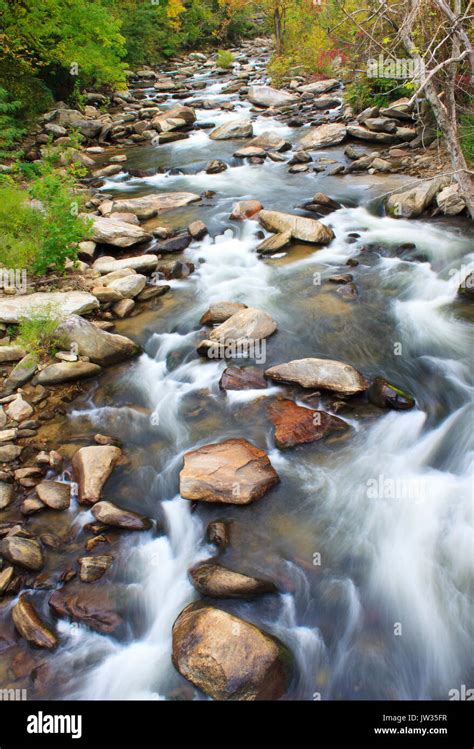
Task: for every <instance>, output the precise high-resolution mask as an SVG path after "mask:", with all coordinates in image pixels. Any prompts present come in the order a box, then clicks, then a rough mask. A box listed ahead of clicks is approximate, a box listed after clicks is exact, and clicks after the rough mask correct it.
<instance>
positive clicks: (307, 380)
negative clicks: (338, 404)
mask: <svg viewBox="0 0 474 749" xmlns="http://www.w3.org/2000/svg"><path fill="white" fill-rule="evenodd" d="M265 375H266V376H267V377H270V378H271V379H272V380H277V381H278V382H296V383H297V384H298V385H301V387H304V388H313V389H315V390H316V389H318V388H322V389H323V390H332V391H334V392H336V393H342V394H344V395H355V394H356V393H361V392H363V391H364V390H367V388H368V387H369V383H368V382H367V380H366V379H365V377H363V376H362V375H361V374H360V372H358V371H357V370H356V369H354V367H351V366H350V364H344V362H340V361H335V360H333V359H313V358H311V359H294V360H293V361H290V362H288V363H287V364H277V365H276V366H275V367H270V369H267V370H266V372H265Z"/></svg>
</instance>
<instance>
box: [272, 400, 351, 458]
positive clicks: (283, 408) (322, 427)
mask: <svg viewBox="0 0 474 749" xmlns="http://www.w3.org/2000/svg"><path fill="white" fill-rule="evenodd" d="M268 413H269V416H270V419H271V421H272V423H273V424H274V426H275V443H276V445H277V447H280V448H287V447H295V445H302V444H305V443H308V442H315V441H316V440H320V439H322V438H323V437H326V436H327V435H328V434H331V432H334V431H338V430H344V429H347V428H348V424H346V422H345V421H343V420H342V419H339V418H337V416H331V414H328V413H326V412H325V411H315V410H313V409H312V408H303V407H302V406H297V405H296V403H294V402H293V401H290V400H277V401H275V402H274V403H272V404H271V405H270V407H269V409H268Z"/></svg>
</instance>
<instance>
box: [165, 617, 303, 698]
mask: <svg viewBox="0 0 474 749" xmlns="http://www.w3.org/2000/svg"><path fill="white" fill-rule="evenodd" d="M172 660H173V664H174V666H175V667H176V668H177V670H178V671H179V672H180V674H181V675H182V676H184V677H185V678H186V679H188V680H189V681H190V682H191V683H192V684H194V685H195V686H196V687H198V688H199V689H201V690H202V691H203V692H204V693H205V694H208V695H209V696H210V697H212V698H213V699H215V700H246V701H250V700H252V701H253V700H277V699H279V698H280V697H281V696H282V695H284V693H285V692H286V690H287V688H288V684H289V680H290V677H291V671H292V658H291V654H290V653H289V651H288V650H287V648H286V647H285V646H284V645H283V644H282V643H281V642H280V641H279V640H277V639H276V638H274V637H272V636H271V635H269V634H267V633H266V632H263V631H262V630H261V629H259V628H258V627H256V626H255V625H253V624H250V623H249V622H246V621H245V620H244V619H240V618H238V617H236V616H233V615H232V614H228V613H227V612H226V611H221V610H220V609H216V608H214V607H212V606H208V605H206V604H204V603H191V604H190V605H189V606H187V607H186V608H185V609H184V610H183V611H182V612H181V613H180V615H179V616H178V618H177V619H176V621H175V623H174V625H173V655H172Z"/></svg>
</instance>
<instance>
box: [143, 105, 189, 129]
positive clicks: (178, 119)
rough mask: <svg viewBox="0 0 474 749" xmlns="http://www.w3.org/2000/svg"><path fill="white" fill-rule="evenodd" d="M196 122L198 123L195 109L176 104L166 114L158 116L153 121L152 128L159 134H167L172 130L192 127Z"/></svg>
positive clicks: (162, 113)
mask: <svg viewBox="0 0 474 749" xmlns="http://www.w3.org/2000/svg"><path fill="white" fill-rule="evenodd" d="M194 122H196V113H195V111H194V109H192V108H191V107H186V106H183V105H182V104H175V106H174V107H171V108H170V109H168V110H166V112H160V114H158V115H156V117H154V118H153V119H152V121H151V127H152V128H153V130H157V131H158V132H159V133H167V132H170V131H171V130H179V129H180V128H182V127H186V126H187V125H192V124H193V123H194Z"/></svg>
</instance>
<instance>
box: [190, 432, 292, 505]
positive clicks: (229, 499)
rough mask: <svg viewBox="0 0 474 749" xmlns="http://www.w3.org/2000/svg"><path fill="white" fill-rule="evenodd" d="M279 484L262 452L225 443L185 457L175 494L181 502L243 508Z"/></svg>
mask: <svg viewBox="0 0 474 749" xmlns="http://www.w3.org/2000/svg"><path fill="white" fill-rule="evenodd" d="M279 480H280V479H279V477H278V474H277V472H276V471H275V469H274V468H273V466H272V464H271V463H270V460H269V458H268V456H267V455H266V453H264V452H263V450H260V449H259V448H258V447H255V446H254V445H252V444H251V443H250V442H247V440H245V439H229V440H225V441H224V442H216V443H214V444H211V445H203V447H199V448H198V449H197V450H192V451H191V452H188V453H185V455H184V467H183V469H182V471H181V473H180V475H179V482H180V483H179V490H180V494H181V496H182V497H184V499H192V500H201V501H203V502H217V503H222V504H238V505H245V504H249V503H250V502H253V501H254V500H255V499H260V497H263V495H264V494H266V493H267V492H268V491H269V490H270V489H271V488H272V487H273V486H275V485H276V484H277V483H278V482H279Z"/></svg>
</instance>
